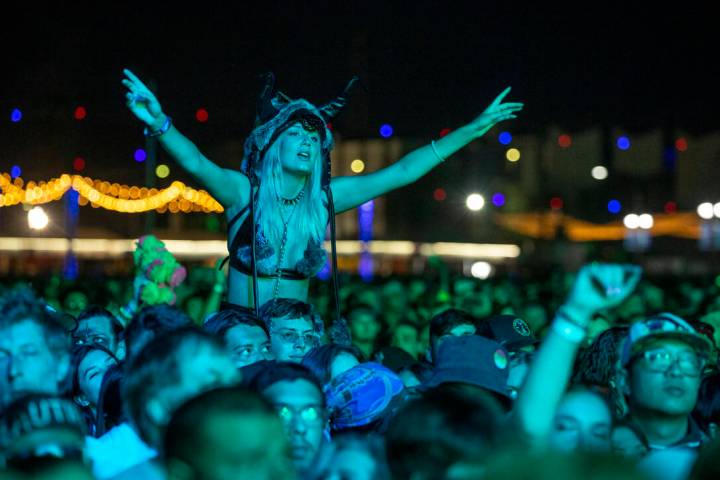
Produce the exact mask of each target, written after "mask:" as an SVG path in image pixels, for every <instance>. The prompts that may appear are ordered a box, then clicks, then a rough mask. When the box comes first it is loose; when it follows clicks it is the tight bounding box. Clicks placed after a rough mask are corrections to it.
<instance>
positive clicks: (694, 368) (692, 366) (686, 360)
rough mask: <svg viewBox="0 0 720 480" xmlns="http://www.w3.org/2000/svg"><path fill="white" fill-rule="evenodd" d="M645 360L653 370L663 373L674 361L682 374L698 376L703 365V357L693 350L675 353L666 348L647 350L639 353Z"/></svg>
mask: <svg viewBox="0 0 720 480" xmlns="http://www.w3.org/2000/svg"><path fill="white" fill-rule="evenodd" d="M639 356H640V357H642V359H643V360H645V365H647V367H648V369H649V370H650V371H653V372H659V373H664V372H667V371H668V370H669V369H670V367H672V366H673V365H674V364H675V363H677V365H678V369H679V370H680V372H681V373H682V374H683V375H687V376H689V377H699V376H700V373H701V372H702V369H703V367H704V366H705V359H704V358H702V357H700V356H698V355H697V354H696V353H694V352H681V353H678V354H676V355H674V354H672V353H671V352H669V351H668V350H663V349H658V350H648V351H646V352H643V353H642V354H640V355H639Z"/></svg>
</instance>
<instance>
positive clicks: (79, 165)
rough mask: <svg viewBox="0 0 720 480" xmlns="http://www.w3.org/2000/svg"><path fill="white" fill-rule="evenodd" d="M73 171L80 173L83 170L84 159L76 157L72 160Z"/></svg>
mask: <svg viewBox="0 0 720 480" xmlns="http://www.w3.org/2000/svg"><path fill="white" fill-rule="evenodd" d="M73 170H75V171H76V172H82V171H83V170H85V159H83V158H82V157H77V158H76V159H75V160H73Z"/></svg>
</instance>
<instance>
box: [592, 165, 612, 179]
mask: <svg viewBox="0 0 720 480" xmlns="http://www.w3.org/2000/svg"><path fill="white" fill-rule="evenodd" d="M590 174H591V175H592V177H593V178H594V179H595V180H605V179H606V178H607V177H608V169H607V168H605V167H603V166H602V165H598V166H595V167H593V169H592V171H591V172H590Z"/></svg>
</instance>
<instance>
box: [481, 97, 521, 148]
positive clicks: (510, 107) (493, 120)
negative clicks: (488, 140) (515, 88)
mask: <svg viewBox="0 0 720 480" xmlns="http://www.w3.org/2000/svg"><path fill="white" fill-rule="evenodd" d="M511 88H512V87H507V88H506V89H505V90H503V92H502V93H501V94H500V95H498V96H497V98H495V100H493V102H492V103H491V104H490V106H489V107H487V108H486V109H485V111H484V112H482V113H481V114H480V115H479V116H478V117H477V118H476V119H475V120H473V121H472V122H470V124H469V126H470V128H471V129H472V130H473V132H474V134H475V137H476V138H480V137H482V136H483V135H485V134H486V133H487V132H488V130H490V129H491V128H492V127H494V126H495V125H496V124H497V123H500V122H502V121H504V120H511V119H513V118H517V116H516V115H515V113H517V112H519V111H520V110H522V108H523V106H524V105H525V104H523V103H502V101H503V99H504V98H505V97H506V96H507V94H508V93H510V89H511Z"/></svg>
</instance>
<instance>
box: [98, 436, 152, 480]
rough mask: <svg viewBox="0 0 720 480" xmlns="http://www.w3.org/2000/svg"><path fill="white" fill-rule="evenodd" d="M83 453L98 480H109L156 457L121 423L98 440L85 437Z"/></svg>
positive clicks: (149, 448)
mask: <svg viewBox="0 0 720 480" xmlns="http://www.w3.org/2000/svg"><path fill="white" fill-rule="evenodd" d="M85 452H86V454H87V456H88V457H89V458H90V460H91V461H92V470H93V475H94V476H95V478H97V479H99V480H106V479H110V478H111V477H114V476H116V475H118V474H120V473H122V472H124V471H125V470H129V469H130V468H133V467H136V466H138V465H140V464H142V463H145V462H148V461H149V460H152V459H154V458H156V457H157V456H158V453H157V452H156V451H155V450H153V449H152V448H151V447H149V446H148V445H147V444H146V443H145V442H143V441H142V439H141V438H140V436H139V435H138V434H137V433H136V432H135V430H134V429H133V428H132V427H131V426H130V425H129V424H128V423H121V424H120V425H118V426H116V427H115V428H113V429H112V430H110V431H109V432H107V433H106V434H105V435H103V436H102V437H100V438H92V437H86V438H85Z"/></svg>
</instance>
